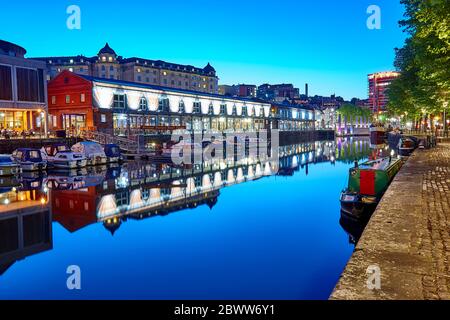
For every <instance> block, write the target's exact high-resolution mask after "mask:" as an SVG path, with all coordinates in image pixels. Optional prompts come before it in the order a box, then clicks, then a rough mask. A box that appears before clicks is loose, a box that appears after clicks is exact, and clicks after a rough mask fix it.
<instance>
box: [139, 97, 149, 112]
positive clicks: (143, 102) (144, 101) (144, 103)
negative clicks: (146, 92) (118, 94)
mask: <svg viewBox="0 0 450 320" xmlns="http://www.w3.org/2000/svg"><path fill="white" fill-rule="evenodd" d="M147 107H148V105H147V99H145V98H144V97H142V98H141V101H139V111H146V110H147Z"/></svg>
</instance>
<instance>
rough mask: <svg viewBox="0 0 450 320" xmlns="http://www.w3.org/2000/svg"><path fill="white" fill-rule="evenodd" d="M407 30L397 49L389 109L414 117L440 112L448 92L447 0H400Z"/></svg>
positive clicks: (449, 14) (449, 41)
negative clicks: (395, 77)
mask: <svg viewBox="0 0 450 320" xmlns="http://www.w3.org/2000/svg"><path fill="white" fill-rule="evenodd" d="M401 3H402V4H403V5H404V6H405V19H404V20H402V21H400V26H402V27H403V28H404V31H405V32H406V33H408V34H409V37H408V39H407V40H406V42H405V45H404V47H403V48H401V49H396V59H395V63H394V65H395V67H396V68H397V69H398V70H399V71H400V72H401V76H400V77H399V78H397V79H396V80H394V81H393V83H392V84H391V86H390V88H389V89H388V95H389V100H390V102H389V104H388V109H389V110H390V112H392V113H395V114H397V115H400V114H408V115H409V117H410V118H417V117H420V116H421V115H423V114H437V113H439V112H442V110H443V106H444V104H445V102H448V99H449V92H450V1H448V0H401Z"/></svg>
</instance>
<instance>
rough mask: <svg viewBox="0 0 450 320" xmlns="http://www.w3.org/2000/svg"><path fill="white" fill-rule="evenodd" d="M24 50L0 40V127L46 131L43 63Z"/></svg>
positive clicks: (15, 131) (11, 132)
mask: <svg viewBox="0 0 450 320" xmlns="http://www.w3.org/2000/svg"><path fill="white" fill-rule="evenodd" d="M25 54H26V50H25V49H24V48H22V47H20V46H18V45H15V44H13V43H10V42H6V41H2V40H0V130H2V131H3V130H6V131H8V134H9V135H10V136H11V135H12V134H18V133H22V132H23V131H34V132H37V133H42V134H45V133H46V132H47V128H46V124H47V121H46V119H47V117H46V114H47V81H46V65H45V63H43V62H40V61H34V60H30V59H26V58H25Z"/></svg>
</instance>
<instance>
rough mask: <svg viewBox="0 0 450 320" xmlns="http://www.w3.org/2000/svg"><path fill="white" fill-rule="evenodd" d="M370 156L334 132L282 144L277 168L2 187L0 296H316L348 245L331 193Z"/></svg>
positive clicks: (130, 171) (31, 181)
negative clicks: (77, 282)
mask: <svg viewBox="0 0 450 320" xmlns="http://www.w3.org/2000/svg"><path fill="white" fill-rule="evenodd" d="M371 152H373V151H372V150H371V148H370V143H369V141H368V140H366V139H363V138H361V139H359V138H354V139H348V140H344V139H342V140H337V141H328V142H327V141H325V142H313V143H308V144H298V145H294V146H288V147H282V150H281V154H282V156H283V157H282V158H281V160H280V167H281V170H280V171H279V172H278V174H274V173H273V172H271V167H270V164H266V163H264V161H262V162H259V161H258V160H257V159H250V160H246V161H243V162H242V163H237V164H236V163H232V162H224V163H214V164H211V165H209V164H205V166H203V167H194V168H184V169H180V168H173V167H168V166H165V165H160V166H157V165H151V164H148V163H142V164H141V163H136V162H131V163H127V164H125V165H123V166H121V167H117V168H109V169H107V170H106V168H96V169H95V170H94V171H92V169H91V170H90V171H89V172H82V173H78V174H77V175H72V176H71V175H64V174H59V173H49V174H48V176H47V177H46V178H44V179H42V178H37V177H33V176H30V177H26V178H25V179H23V180H21V181H19V182H20V185H19V184H18V185H17V186H16V187H15V188H11V186H8V185H5V187H4V188H1V190H2V191H0V192H2V194H1V195H0V203H1V204H0V299H98V298H99V299H327V298H328V297H329V295H330V293H331V291H332V290H333V288H334V286H335V284H336V282H337V280H338V278H339V275H340V274H341V272H342V270H343V269H344V267H345V265H346V263H347V261H348V259H349V258H350V256H351V254H352V252H353V249H354V246H353V244H352V243H350V241H349V234H348V233H347V232H346V231H345V230H344V228H343V227H342V225H341V224H340V218H341V216H340V204H339V194H340V192H341V191H342V189H343V188H344V187H345V186H346V184H347V176H348V169H349V168H350V167H352V166H353V162H354V159H355V158H358V159H359V160H362V159H365V158H367V157H369V156H370V154H371ZM3 182H4V183H6V182H5V181H3ZM11 183H13V182H11ZM70 265H78V266H79V267H80V268H81V285H82V288H81V290H79V291H70V290H68V289H67V286H66V280H67V278H68V275H67V273H66V269H67V267H68V266H70Z"/></svg>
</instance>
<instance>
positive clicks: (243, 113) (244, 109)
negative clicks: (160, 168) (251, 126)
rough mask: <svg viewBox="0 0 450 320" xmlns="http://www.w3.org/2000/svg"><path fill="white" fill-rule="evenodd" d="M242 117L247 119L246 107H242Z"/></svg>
mask: <svg viewBox="0 0 450 320" xmlns="http://www.w3.org/2000/svg"><path fill="white" fill-rule="evenodd" d="M242 116H243V117H247V116H248V112H247V106H243V107H242Z"/></svg>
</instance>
